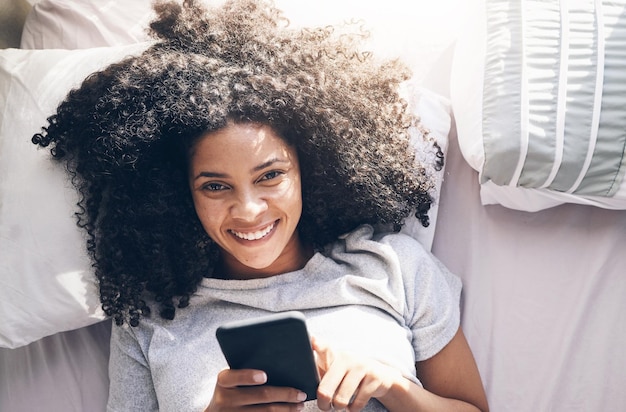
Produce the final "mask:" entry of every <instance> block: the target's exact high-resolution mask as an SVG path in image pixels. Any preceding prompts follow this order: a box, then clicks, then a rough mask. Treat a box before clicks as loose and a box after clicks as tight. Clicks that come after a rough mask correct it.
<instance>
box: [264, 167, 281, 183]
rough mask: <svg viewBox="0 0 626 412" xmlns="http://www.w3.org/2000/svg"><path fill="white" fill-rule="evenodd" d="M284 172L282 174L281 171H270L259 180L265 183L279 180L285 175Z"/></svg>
mask: <svg viewBox="0 0 626 412" xmlns="http://www.w3.org/2000/svg"><path fill="white" fill-rule="evenodd" d="M284 174H285V173H284V172H281V171H279V170H272V171H269V172H267V173H265V174H264V175H263V176H261V178H260V179H259V181H260V182H261V181H264V180H272V179H275V178H277V177H278V176H281V175H284Z"/></svg>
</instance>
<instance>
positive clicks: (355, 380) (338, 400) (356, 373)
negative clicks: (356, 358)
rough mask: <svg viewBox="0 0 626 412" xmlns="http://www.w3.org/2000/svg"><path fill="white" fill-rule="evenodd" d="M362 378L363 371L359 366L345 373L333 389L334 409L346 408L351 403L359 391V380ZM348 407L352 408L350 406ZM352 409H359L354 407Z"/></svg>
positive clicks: (363, 376)
mask: <svg viewBox="0 0 626 412" xmlns="http://www.w3.org/2000/svg"><path fill="white" fill-rule="evenodd" d="M364 378H365V373H364V371H363V370H362V369H361V368H355V369H352V370H349V371H348V372H347V373H346V375H345V376H344V377H343V380H342V381H341V383H340V384H339V386H338V387H337V389H336V390H335V395H334V396H333V405H334V406H335V409H346V408H347V407H348V406H350V405H351V404H352V403H353V401H354V399H355V398H356V396H357V395H356V394H357V392H358V391H359V386H360V385H361V381H362V380H363V379H364ZM350 409H351V410H352V408H350ZM354 410H360V409H358V408H355V409H354Z"/></svg>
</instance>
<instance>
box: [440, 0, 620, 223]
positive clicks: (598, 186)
mask: <svg viewBox="0 0 626 412" xmlns="http://www.w3.org/2000/svg"><path fill="white" fill-rule="evenodd" d="M466 8H467V9H466V10H467V12H466V16H467V20H466V24H465V27H466V28H465V29H464V30H462V33H463V34H462V35H460V36H459V42H458V44H457V47H456V55H455V60H454V65H453V70H452V79H451V84H452V85H451V93H452V104H453V110H454V112H455V114H456V120H457V128H458V134H459V141H460V145H461V150H462V151H463V154H464V155H465V157H466V159H467V161H468V162H469V163H470V164H471V165H472V167H474V169H475V170H477V171H479V177H480V183H481V200H482V202H483V204H493V203H500V204H502V205H504V206H507V207H511V208H515V209H520V210H527V211H536V210H540V209H543V208H547V207H552V206H555V205H557V204H561V203H566V202H570V203H581V204H589V205H595V206H598V207H603V208H610V209H626V179H624V173H625V171H626V156H625V153H626V133H625V132H624V130H625V129H626V112H624V110H623V107H624V106H626V89H625V88H624V85H625V84H626V58H624V55H623V52H622V51H623V49H624V47H626V9H625V8H626V2H625V1H618V2H602V1H595V2H592V1H575V2H558V1H535V0H524V1H521V2H508V1H501V0H475V1H469V2H468V3H467V5H466Z"/></svg>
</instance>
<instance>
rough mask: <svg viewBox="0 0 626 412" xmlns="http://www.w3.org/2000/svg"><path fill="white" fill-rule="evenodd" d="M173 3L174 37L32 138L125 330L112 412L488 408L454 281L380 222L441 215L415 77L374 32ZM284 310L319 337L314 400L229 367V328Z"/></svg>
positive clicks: (259, 7)
mask: <svg viewBox="0 0 626 412" xmlns="http://www.w3.org/2000/svg"><path fill="white" fill-rule="evenodd" d="M156 9H157V14H158V18H157V20H155V21H154V22H153V23H152V25H151V28H152V31H153V33H154V34H155V36H156V37H157V40H158V41H157V42H155V43H154V45H152V46H151V47H150V48H148V49H147V50H146V51H145V52H144V53H143V54H141V55H140V56H135V57H129V58H127V59H125V60H124V61H122V62H120V63H117V64H115V65H112V66H110V67H108V68H107V69H105V70H102V71H100V72H98V73H95V74H93V75H92V76H90V77H89V78H88V79H86V80H85V82H84V83H83V85H81V87H79V88H78V89H76V90H74V91H72V92H71V93H70V94H69V95H68V97H67V98H66V99H65V101H64V102H63V103H62V104H61V105H60V106H59V108H58V110H57V113H56V114H54V115H53V116H52V117H51V118H50V125H49V126H48V127H47V128H45V129H44V131H43V133H41V134H39V135H36V136H35V137H34V142H35V143H36V144H39V145H41V146H49V145H50V146H51V152H52V154H53V156H55V157H56V158H58V159H61V160H63V161H64V162H65V163H66V165H67V167H68V170H69V171H70V173H71V174H72V175H73V176H74V179H73V181H74V184H75V185H76V187H77V188H78V190H79V191H80V192H81V194H82V195H83V198H82V200H81V202H80V204H79V206H80V208H81V209H80V212H79V213H78V218H79V224H80V225H81V226H83V227H84V228H85V230H86V232H87V234H88V242H87V247H88V250H89V252H90V253H91V256H92V258H93V261H94V268H95V272H96V276H97V277H98V280H99V283H100V296H101V301H102V306H103V309H104V310H105V312H106V313H107V314H108V315H110V316H112V317H113V318H114V320H115V323H116V325H115V326H114V327H113V332H112V341H111V359H110V378H111V389H110V396H109V406H108V408H109V410H111V411H118V410H119V411H128V410H141V411H144V410H157V409H158V410H171V411H187V410H207V411H222V410H303V409H305V410H317V409H318V408H319V409H321V410H330V409H347V410H350V411H359V410H364V411H377V410H390V411H408V410H411V411H412V410H486V409H487V403H486V400H485V394H484V390H483V388H482V383H481V381H480V377H479V374H478V371H477V368H476V365H475V363H474V360H473V357H472V354H471V351H470V349H469V347H468V345H467V342H466V341H465V338H464V337H463V333H462V331H461V329H460V327H459V294H460V288H461V285H460V282H459V280H458V278H456V277H455V276H453V275H452V274H450V273H449V272H448V271H447V270H446V269H445V268H444V267H443V266H442V265H441V264H440V263H438V262H437V261H436V260H435V259H434V258H433V257H432V256H431V255H430V254H428V253H427V252H426V251H424V250H423V249H422V248H421V247H420V245H419V244H418V243H417V242H416V241H414V240H412V239H411V238H408V237H406V236H402V235H398V234H395V233H388V234H385V233H378V232H375V231H374V230H373V228H372V226H371V225H374V224H384V225H390V226H391V227H393V228H394V229H398V228H399V227H400V225H401V224H402V223H403V221H404V219H405V218H406V217H407V216H408V215H409V214H410V213H415V214H416V216H417V217H418V218H420V220H421V221H422V223H423V224H425V225H427V224H428V220H427V212H428V209H429V207H430V205H431V203H432V198H431V196H430V194H429V192H430V190H432V184H431V180H430V178H429V173H430V172H429V170H430V168H429V167H426V166H424V165H418V164H417V163H416V161H415V157H414V155H413V151H412V149H411V147H410V146H409V131H410V130H412V129H419V124H418V122H417V119H413V118H412V117H411V115H410V113H409V112H408V111H407V108H406V104H405V102H404V100H402V99H401V98H400V96H399V94H398V89H399V87H400V85H401V83H402V82H403V81H405V80H407V79H408V78H409V76H410V73H409V71H408V70H407V69H406V68H405V67H404V66H403V65H402V64H401V63H400V62H397V61H392V62H380V61H377V60H375V59H374V57H373V56H371V55H369V54H367V53H363V52H361V51H360V50H359V49H358V47H357V46H358V42H359V40H360V38H361V36H362V33H350V32H346V33H340V32H338V31H335V30H333V29H330V28H321V29H307V30H301V31H296V30H293V29H291V28H290V27H289V26H288V24H287V22H286V20H285V19H284V18H283V17H282V16H281V14H280V12H279V11H278V10H276V9H275V8H274V7H273V6H272V5H271V4H268V3H264V2H263V1H255V0H242V1H232V2H227V3H226V4H224V5H223V6H222V7H220V8H218V9H211V10H205V9H203V8H202V7H200V6H199V5H197V4H195V3H194V2H192V1H189V2H186V3H185V4H183V5H182V6H180V5H178V4H175V3H164V4H160V5H157V7H156ZM434 150H436V147H435V148H434ZM154 310H156V311H158V314H152V315H151V313H152V312H153V311H154ZM287 310H299V311H301V312H302V313H304V314H305V316H306V317H307V326H308V328H309V331H310V333H311V334H312V335H313V337H314V339H313V342H312V345H313V349H314V351H315V353H316V354H317V364H318V369H319V371H320V375H321V382H320V385H319V389H318V399H317V401H312V402H303V400H304V398H303V397H302V394H301V393H300V392H299V391H298V390H297V389H294V388H282V387H281V388H279V387H270V386H267V385H263V384H264V383H265V381H266V379H267V377H266V375H265V374H264V372H263V371H255V370H229V369H225V368H226V363H225V361H224V359H223V356H222V355H221V353H220V349H219V346H218V344H217V341H216V340H215V337H214V335H215V330H216V328H217V327H218V326H219V325H220V324H222V323H224V322H226V321H229V320H234V319H242V318H251V317H254V316H258V315H261V314H267V313H271V312H281V311H287Z"/></svg>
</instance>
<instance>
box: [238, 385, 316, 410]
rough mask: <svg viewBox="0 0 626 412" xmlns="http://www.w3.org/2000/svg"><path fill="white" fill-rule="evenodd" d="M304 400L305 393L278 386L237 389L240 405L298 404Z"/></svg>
mask: <svg viewBox="0 0 626 412" xmlns="http://www.w3.org/2000/svg"><path fill="white" fill-rule="evenodd" d="M305 400H306V393H304V392H302V391H300V390H298V389H295V388H287V387H279V386H268V385H263V386H247V387H242V388H238V389H237V401H238V402H240V405H267V404H300V403H302V402H304V401H305Z"/></svg>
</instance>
